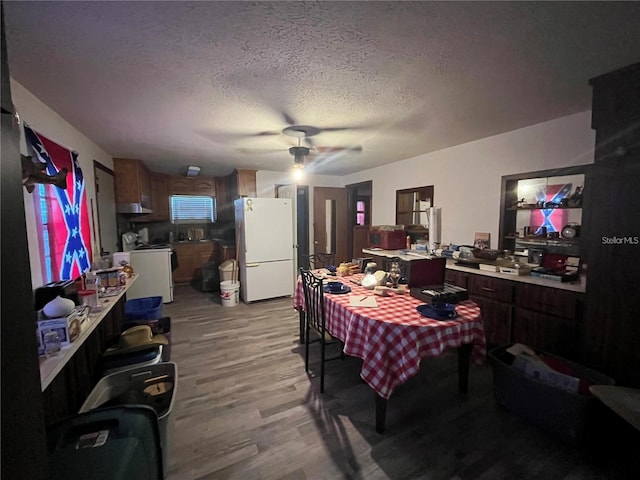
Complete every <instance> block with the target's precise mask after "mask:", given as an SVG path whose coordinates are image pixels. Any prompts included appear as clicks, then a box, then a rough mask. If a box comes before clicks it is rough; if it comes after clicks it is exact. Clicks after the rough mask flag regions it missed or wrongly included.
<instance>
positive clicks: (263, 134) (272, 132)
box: [249, 130, 282, 137]
mask: <svg viewBox="0 0 640 480" xmlns="http://www.w3.org/2000/svg"><path fill="white" fill-rule="evenodd" d="M281 133H282V130H270V131H269V130H267V131H265V132H258V133H254V134H253V135H249V136H252V137H270V136H273V135H280V134H281Z"/></svg>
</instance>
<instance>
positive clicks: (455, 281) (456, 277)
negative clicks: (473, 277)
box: [444, 269, 468, 288]
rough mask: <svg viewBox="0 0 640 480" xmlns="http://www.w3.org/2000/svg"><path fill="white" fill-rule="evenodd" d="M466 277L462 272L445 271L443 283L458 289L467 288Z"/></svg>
mask: <svg viewBox="0 0 640 480" xmlns="http://www.w3.org/2000/svg"><path fill="white" fill-rule="evenodd" d="M467 279H468V275H467V274H466V273H464V272H458V271H457V270H448V269H447V270H445V271H444V281H445V282H446V283H450V284H451V285H457V286H458V287H462V288H467Z"/></svg>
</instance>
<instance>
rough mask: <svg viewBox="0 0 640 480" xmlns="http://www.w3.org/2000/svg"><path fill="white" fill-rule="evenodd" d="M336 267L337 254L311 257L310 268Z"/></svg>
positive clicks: (316, 254) (318, 254)
mask: <svg viewBox="0 0 640 480" xmlns="http://www.w3.org/2000/svg"><path fill="white" fill-rule="evenodd" d="M329 265H334V266H335V265H336V254H335V253H313V254H311V255H309V268H323V267H327V266H329Z"/></svg>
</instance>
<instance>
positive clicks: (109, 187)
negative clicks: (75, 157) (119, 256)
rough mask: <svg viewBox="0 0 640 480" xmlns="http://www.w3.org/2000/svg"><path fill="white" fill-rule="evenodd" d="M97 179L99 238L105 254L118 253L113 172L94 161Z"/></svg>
mask: <svg viewBox="0 0 640 480" xmlns="http://www.w3.org/2000/svg"><path fill="white" fill-rule="evenodd" d="M93 172H94V175H95V178H96V203H97V212H96V213H97V217H98V237H99V239H100V248H101V249H102V251H103V252H110V253H113V252H117V251H118V227H117V224H116V193H115V180H114V177H113V172H112V171H111V170H109V169H108V168H107V167H105V166H104V165H102V164H100V163H98V162H96V161H94V162H93Z"/></svg>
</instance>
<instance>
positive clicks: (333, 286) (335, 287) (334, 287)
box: [325, 282, 343, 292]
mask: <svg viewBox="0 0 640 480" xmlns="http://www.w3.org/2000/svg"><path fill="white" fill-rule="evenodd" d="M325 285H326V286H327V290H329V291H330V292H339V291H340V290H342V285H343V284H342V282H327V283H326V284H325Z"/></svg>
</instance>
